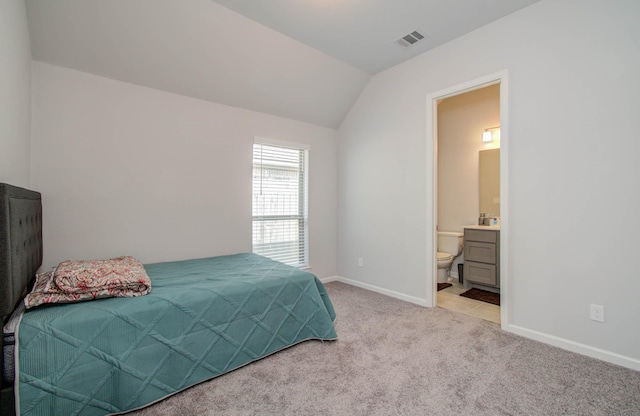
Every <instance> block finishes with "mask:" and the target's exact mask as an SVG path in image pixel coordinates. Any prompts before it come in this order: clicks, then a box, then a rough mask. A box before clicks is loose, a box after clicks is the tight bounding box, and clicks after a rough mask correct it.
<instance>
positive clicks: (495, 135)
mask: <svg viewBox="0 0 640 416" xmlns="http://www.w3.org/2000/svg"><path fill="white" fill-rule="evenodd" d="M494 140H500V126H498V127H489V128H488V129H484V131H483V132H482V141H483V142H484V143H489V142H492V141H494Z"/></svg>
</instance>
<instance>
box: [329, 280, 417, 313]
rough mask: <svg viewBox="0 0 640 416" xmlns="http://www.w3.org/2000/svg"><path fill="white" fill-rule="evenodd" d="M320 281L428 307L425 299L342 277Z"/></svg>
mask: <svg viewBox="0 0 640 416" xmlns="http://www.w3.org/2000/svg"><path fill="white" fill-rule="evenodd" d="M320 281H321V282H322V283H329V282H341V283H345V284H348V285H351V286H355V287H359V288H362V289H367V290H370V291H372V292H376V293H380V294H382V295H386V296H390V297H392V298H396V299H400V300H403V301H405V302H410V303H415V304H416V305H420V306H428V305H427V301H426V300H425V299H420V298H416V297H414V296H409V295H405V294H404V293H400V292H394V291H393V290H389V289H384V288H382V287H378V286H374V285H370V284H368V283H362V282H358V281H357V280H352V279H347V278H346V277H342V276H331V277H325V278H323V279H320Z"/></svg>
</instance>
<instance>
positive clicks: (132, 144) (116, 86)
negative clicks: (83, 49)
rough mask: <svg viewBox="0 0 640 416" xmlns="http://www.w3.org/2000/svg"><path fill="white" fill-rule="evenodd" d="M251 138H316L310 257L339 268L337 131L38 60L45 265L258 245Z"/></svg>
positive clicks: (36, 131)
mask: <svg viewBox="0 0 640 416" xmlns="http://www.w3.org/2000/svg"><path fill="white" fill-rule="evenodd" d="M254 136H260V137H268V138H272V139H278V140H284V141H289V142H300V143H305V144H309V145H310V146H311V150H310V162H309V165H310V183H309V188H310V195H309V227H310V230H309V234H310V250H309V252H310V253H309V257H310V265H311V267H312V268H313V270H312V271H313V272H315V273H316V274H317V275H318V276H319V277H326V276H331V275H335V273H336V246H337V236H336V223H337V209H336V206H337V202H336V198H337V191H336V189H337V173H336V172H337V153H336V150H337V132H336V130H334V129H329V128H324V127H318V126H314V125H310V124H306V123H302V122H297V121H293V120H289V119H284V118H279V117H274V116H270V115H266V114H262V113H257V112H252V111H247V110H242V109H238V108H234V107H229V106H224V105H220V104H214V103H210V102H206V101H201V100H198V99H194V98H188V97H184V96H179V95H175V94H171V93H166V92H161V91H158V90H153V89H149V88H145V87H140V86H136V85H132V84H126V83H123V82H120V81H114V80H110V79H107V78H102V77H99V76H95V75H90V74H86V73H83V72H78V71H74V70H70V69H66V68H62V67H57V66H52V65H49V64H44V63H41V62H36V61H34V62H33V137H32V185H33V187H34V188H35V189H38V190H40V191H41V192H42V193H43V207H44V230H43V234H44V248H45V259H44V267H50V266H53V265H55V264H56V263H57V262H59V261H62V260H65V259H68V258H72V259H78V258H106V257H111V256H117V255H124V254H128V255H133V256H136V257H138V258H139V259H140V260H141V261H142V262H144V263H150V262H157V261H168V260H178V259H187V258H197V257H206V256H213V255H222V254H229V253H236V252H246V251H251V175H252V145H253V140H254Z"/></svg>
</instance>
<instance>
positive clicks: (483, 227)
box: [462, 225, 500, 231]
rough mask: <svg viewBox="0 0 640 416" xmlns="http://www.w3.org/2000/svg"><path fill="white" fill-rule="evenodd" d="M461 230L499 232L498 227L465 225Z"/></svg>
mask: <svg viewBox="0 0 640 416" xmlns="http://www.w3.org/2000/svg"><path fill="white" fill-rule="evenodd" d="M462 228H469V229H471V230H492V231H500V226H499V225H465V226H464V227H462Z"/></svg>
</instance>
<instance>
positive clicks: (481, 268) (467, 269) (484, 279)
mask: <svg viewBox="0 0 640 416" xmlns="http://www.w3.org/2000/svg"><path fill="white" fill-rule="evenodd" d="M464 280H465V281H468V282H471V283H479V284H482V285H488V286H498V279H497V276H496V266H495V265H493V264H486V263H476V262H474V261H466V260H465V262H464Z"/></svg>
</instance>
